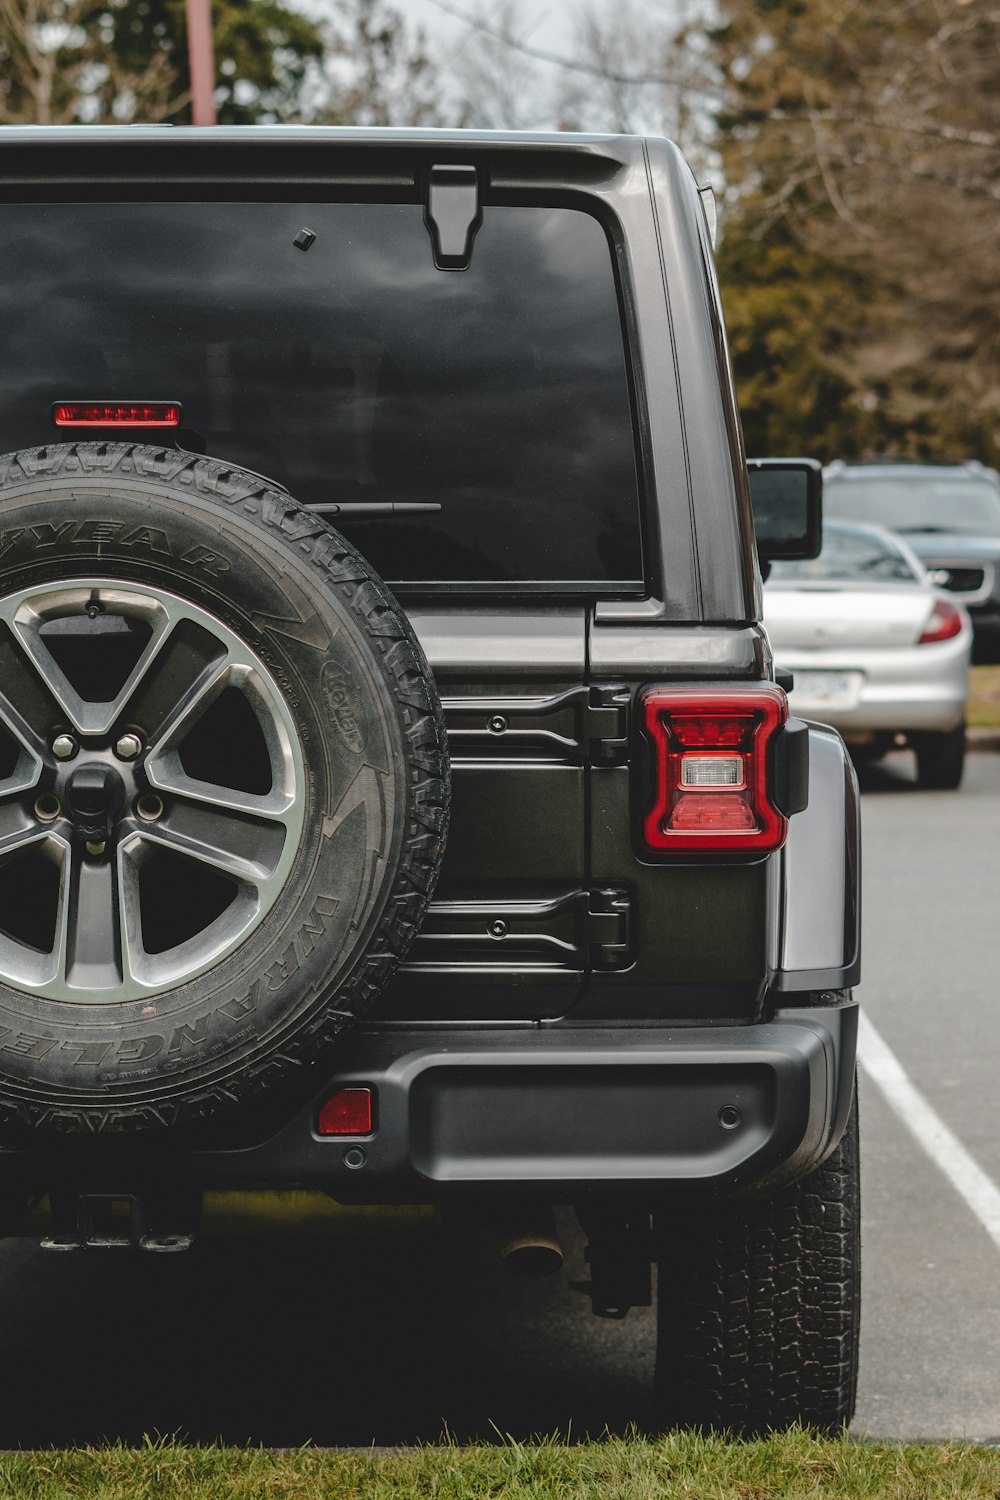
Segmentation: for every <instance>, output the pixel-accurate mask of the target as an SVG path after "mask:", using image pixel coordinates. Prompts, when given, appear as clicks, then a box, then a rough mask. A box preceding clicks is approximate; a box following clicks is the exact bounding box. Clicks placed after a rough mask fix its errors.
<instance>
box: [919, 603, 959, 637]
mask: <svg viewBox="0 0 1000 1500" xmlns="http://www.w3.org/2000/svg"><path fill="white" fill-rule="evenodd" d="M961 628H962V613H961V611H960V610H958V609H956V608H955V606H954V604H949V603H948V601H947V599H939V600H938V601H937V603H936V604H935V606H934V609H933V611H932V613H931V617H930V619H929V620H928V621H927V625H926V627H925V629H924V633H923V635H922V636H921V637H920V639H919V641H918V642H917V645H918V646H929V645H930V643H931V642H932V641H950V640H951V638H952V636H953V635H958V633H959V631H960V630H961Z"/></svg>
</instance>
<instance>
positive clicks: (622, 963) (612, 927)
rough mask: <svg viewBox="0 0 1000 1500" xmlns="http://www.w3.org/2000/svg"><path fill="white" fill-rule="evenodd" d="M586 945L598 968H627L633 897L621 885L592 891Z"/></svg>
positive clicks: (594, 965) (629, 956) (629, 958)
mask: <svg viewBox="0 0 1000 1500" xmlns="http://www.w3.org/2000/svg"><path fill="white" fill-rule="evenodd" d="M587 945H588V947H589V949H590V962H591V966H592V967H593V968H595V969H625V968H628V966H629V964H630V962H631V960H632V896H631V894H630V892H629V891H626V890H624V889H622V888H621V887H620V886H618V887H615V886H602V887H599V888H597V889H595V890H592V891H591V892H590V902H589V906H588V911H587Z"/></svg>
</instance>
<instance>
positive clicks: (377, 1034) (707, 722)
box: [0, 129, 859, 1430]
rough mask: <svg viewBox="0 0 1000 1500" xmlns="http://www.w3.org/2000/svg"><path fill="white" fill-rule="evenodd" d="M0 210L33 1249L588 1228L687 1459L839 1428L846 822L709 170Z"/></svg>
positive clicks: (0, 594)
mask: <svg viewBox="0 0 1000 1500" xmlns="http://www.w3.org/2000/svg"><path fill="white" fill-rule="evenodd" d="M0 174H2V176H3V181H4V198H5V202H4V208H3V210H2V213H0V246H2V250H3V254H2V257H0V265H2V266H3V274H2V278H0V298H2V301H3V308H2V315H0V329H2V332H0V347H2V348H3V350H4V353H5V359H4V360H3V369H4V372H5V373H4V375H3V377H2V389H0V451H3V452H4V453H5V454H6V456H5V457H4V458H2V459H0V506H2V521H0V614H2V618H3V625H2V635H0V657H2V660H0V667H2V669H3V671H2V675H0V721H2V734H3V747H2V748H3V751H4V757H5V759H4V763H3V765H0V773H2V775H0V815H2V817H3V819H4V822H3V825H2V827H0V837H2V840H3V842H2V844H0V1026H2V1032H0V1113H2V1116H3V1119H4V1127H3V1129H4V1138H3V1144H2V1147H0V1182H2V1184H3V1186H4V1190H5V1193H6V1197H7V1201H8V1221H9V1222H10V1223H11V1224H12V1225H13V1224H14V1222H15V1219H16V1212H17V1209H18V1205H19V1204H21V1203H23V1202H27V1201H30V1202H36V1201H37V1200H38V1199H39V1198H40V1196H41V1195H44V1202H43V1203H41V1205H40V1206H39V1207H38V1208H37V1209H36V1212H35V1216H34V1218H33V1219H31V1220H30V1221H28V1225H27V1229H28V1231H29V1232H31V1231H32V1230H33V1231H34V1232H38V1228H37V1226H38V1225H39V1224H40V1223H42V1222H43V1220H42V1216H43V1215H46V1214H47V1216H48V1218H47V1220H46V1221H45V1222H44V1228H43V1232H44V1234H45V1236H46V1238H47V1240H48V1242H49V1243H50V1244H52V1245H53V1246H73V1245H88V1244H106V1243H112V1242H118V1241H121V1240H125V1241H128V1242H132V1243H135V1244H136V1245H142V1246H144V1247H145V1248H147V1249H150V1250H155V1249H166V1248H178V1247H180V1246H182V1245H186V1244H189V1243H190V1241H191V1239H192V1237H193V1236H194V1234H195V1233H196V1231H197V1230H198V1228H199V1225H200V1223H201V1211H202V1205H203V1202H205V1201H211V1195H213V1194H216V1193H219V1192H223V1191H233V1190H237V1191H250V1190H259V1189H263V1190H266V1191H271V1192H283V1191H288V1190H290V1189H293V1188H294V1189H300V1190H301V1189H307V1190H310V1191H314V1192H317V1193H322V1194H328V1195H330V1196H331V1197H333V1198H336V1199H338V1200H340V1201H342V1202H348V1203H372V1202H386V1201H388V1202H402V1203H434V1204H448V1203H452V1204H474V1205H476V1206H477V1207H479V1208H481V1209H482V1210H483V1211H486V1212H491V1213H495V1214H496V1215H497V1217H498V1219H499V1218H500V1217H503V1219H504V1220H505V1222H507V1223H508V1224H509V1223H511V1222H513V1223H515V1224H517V1223H521V1224H522V1225H523V1226H525V1236H526V1237H527V1239H528V1241H529V1242H530V1243H532V1244H534V1245H535V1247H536V1248H539V1247H540V1248H542V1249H546V1248H548V1249H551V1250H552V1251H553V1252H555V1251H556V1246H555V1244H554V1242H553V1240H552V1235H553V1231H552V1229H551V1226H548V1225H547V1221H546V1220H545V1218H544V1213H545V1211H546V1210H547V1208H548V1207H549V1206H550V1205H553V1204H569V1205H572V1206H573V1207H574V1208H575V1209H576V1212H577V1214H578V1216H579V1217H580V1220H581V1222H582V1223H583V1225H584V1228H585V1230H586V1232H587V1234H588V1237H589V1241H590V1256H591V1264H592V1272H593V1276H592V1284H591V1288H590V1292H591V1299H592V1303H593V1306H594V1310H595V1311H597V1312H600V1313H604V1314H612V1315H621V1314H622V1313H624V1312H625V1311H626V1310H627V1309H628V1307H629V1306H631V1305H636V1304H641V1303H643V1302H648V1301H649V1300H650V1296H651V1292H650V1284H651V1283H650V1271H651V1268H652V1267H653V1266H654V1265H658V1266H659V1293H658V1297H659V1309H660V1312H659V1319H660V1335H659V1357H658V1376H657V1382H658V1391H659V1401H660V1411H661V1414H662V1419H663V1421H664V1422H690V1423H694V1424H697V1425H702V1426H705V1425H709V1426H712V1425H714V1426H720V1427H730V1428H741V1429H744V1430H756V1429H762V1428H767V1427H769V1426H776V1425H782V1424H787V1423H788V1422H791V1421H794V1420H802V1421H806V1422H814V1423H816V1424H818V1425H820V1426H823V1427H827V1428H836V1427H839V1426H843V1425H844V1424H845V1423H846V1422H847V1421H849V1419H850V1415H851V1412H852V1410H853V1400H854V1381H855V1375H856V1357H857V1257H858V1222H857V1214H858V1208H857V1156H856V1149H857V1147H856V1116H855V1115H854V1113H853V1105H852V1100H853V1072H854V1052H855V1036H856V1009H855V1006H854V1003H853V1001H852V999H851V992H850V987H851V985H852V984H853V983H854V982H855V981H856V979H857V974H858V961H859V957H858V908H857V891H858V822H857V804H856V788H855V783H854V779H853V775H852V772H851V769H850V766H849V762H848V761H847V758H846V756H845V754H844V750H843V746H842V745H841V742H840V741H839V739H838V737H837V736H836V735H835V734H833V733H832V732H831V731H827V730H824V729H821V728H818V727H816V726H806V725H803V724H800V723H797V722H796V721H794V720H789V718H788V713H787V702H786V700H785V697H784V693H783V692H782V690H781V688H780V687H778V686H776V685H775V683H774V681H773V676H774V674H773V666H772V662H771V657H770V651H769V647H768V643H767V639H766V635H765V634H764V632H763V630H762V627H761V625H760V623H759V616H760V609H759V579H758V574H757V570H756V566H755V559H754V553H753V522H752V519H751V510H750V498H749V489H748V480H747V472H746V466H745V461H744V457H743V452H742V446H741V438H740V432H739V421H738V415H737V412H736V407H735V402H734V397H733V391H732V384H731V378H730V373H729V363H728V355H727V351H726V346H725V337H724V331H723V324H722V319H721V313H720V309H719V302H718V292H717V287H716V284H715V277H714V270H713V266H712V255H711V247H710V243H709V236H708V230H707V225H706V221H705V216H704V213H703V211H702V205H701V202H700V200H699V196H698V192H697V189H696V187H695V184H694V182H693V180H692V179H691V177H690V174H689V172H688V170H687V168H686V167H685V165H684V163H683V161H682V159H681V158H680V157H679V155H678V153H677V152H676V151H675V150H674V148H672V147H671V146H669V145H668V144H667V143H665V142H661V141H649V142H644V141H641V140H633V139H626V138H597V137H594V138H589V137H542V136H524V137H517V136H511V137H504V136H499V135H473V134H459V135H454V136H448V135H444V134H441V133H437V132H428V133H425V134H421V133H419V132H381V133H379V132H372V133H364V132H338V131H315V130H313V131H305V130H302V131H298V130H267V129H262V130H252V131H251V130H240V131H226V130H222V131H211V132H201V131H185V132H166V131H164V132H154V131H142V130H130V131H111V132H107V131H100V130H78V131H72V132H50V131H43V130H29V131H20V132H16V133H15V132H0ZM814 529H815V528H814ZM788 545H789V544H788V542H787V540H786V544H785V546H786V555H787V550H788ZM762 551H766V548H765V546H764V544H763V543H762ZM776 555H777V554H776ZM386 586H388V587H386ZM204 1224H205V1228H206V1229H207V1228H208V1227H209V1222H208V1216H205V1220H204ZM539 1225H541V1228H539ZM525 1236H522V1239H523V1238H525ZM779 1266H780V1267H781V1270H780V1271H779V1270H778V1267H779ZM747 1350H749V1351H750V1357H749V1359H747V1357H746V1354H747Z"/></svg>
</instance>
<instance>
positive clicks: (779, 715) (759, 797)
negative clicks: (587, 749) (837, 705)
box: [641, 683, 788, 853]
mask: <svg viewBox="0 0 1000 1500" xmlns="http://www.w3.org/2000/svg"><path fill="white" fill-rule="evenodd" d="M641 706H642V715H643V723H644V725H645V728H646V732H647V734H648V735H649V737H650V740H651V741H652V745H653V752H654V761H655V778H654V786H655V793H654V802H653V806H652V808H651V809H650V811H649V812H648V813H647V814H646V816H645V818H644V820H643V835H644V837H645V840H646V843H647V844H648V846H649V847H650V848H651V849H659V850H675V851H677V852H678V853H683V852H685V851H687V852H690V851H693V850H728V851H734V850H738V851H741V852H745V853H749V852H766V851H767V850H769V849H777V848H778V847H779V846H780V845H781V844H782V843H783V842H784V839H785V835H786V833H787V831H788V820H787V819H786V818H785V816H784V814H783V813H781V812H780V811H779V810H778V808H777V807H776V806H775V804H774V802H773V800H772V798H771V795H770V789H769V786H768V761H769V758H770V757H769V753H768V752H769V748H770V746H771V743H772V741H773V739H774V737H775V735H777V734H779V733H780V731H781V729H782V726H783V725H784V723H785V720H786V719H787V718H788V700H787V699H786V697H785V695H784V693H783V692H782V691H781V689H780V688H777V687H772V686H770V684H767V683H761V684H757V685H755V686H754V687H752V688H742V689H740V688H733V689H732V690H731V691H729V692H727V693H717V692H711V691H706V690H704V689H702V688H652V689H650V690H649V691H648V692H646V693H644V694H643V697H642V703H641Z"/></svg>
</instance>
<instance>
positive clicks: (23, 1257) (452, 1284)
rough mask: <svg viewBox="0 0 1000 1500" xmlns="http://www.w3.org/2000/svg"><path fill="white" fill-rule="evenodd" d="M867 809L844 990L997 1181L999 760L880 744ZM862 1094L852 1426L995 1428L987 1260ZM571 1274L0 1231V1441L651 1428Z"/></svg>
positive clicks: (892, 1124) (467, 1261)
mask: <svg viewBox="0 0 1000 1500" xmlns="http://www.w3.org/2000/svg"><path fill="white" fill-rule="evenodd" d="M863 808H864V813H863V816H864V824H865V873H864V880H865V982H864V988H863V992H862V997H863V999H864V1001H865V1003H866V1006H867V1007H868V1010H869V1013H870V1015H871V1016H872V1018H873V1020H874V1022H875V1025H876V1026H877V1027H878V1029H879V1031H880V1033H881V1035H882V1036H883V1038H884V1039H885V1040H886V1041H887V1042H888V1044H889V1045H890V1047H892V1049H893V1050H894V1052H895V1053H896V1056H897V1057H898V1058H899V1060H900V1062H901V1063H902V1065H903V1066H904V1068H905V1069H906V1071H907V1073H908V1074H909V1076H910V1078H911V1080H912V1081H913V1083H914V1084H915V1085H916V1086H917V1087H918V1088H919V1089H920V1090H921V1091H922V1093H923V1094H924V1096H925V1097H926V1099H927V1100H928V1102H929V1103H930V1104H931V1105H932V1106H933V1108H934V1109H936V1110H937V1112H938V1113H939V1114H940V1116H941V1117H942V1118H943V1119H944V1120H945V1121H946V1123H947V1124H948V1125H949V1126H950V1127H951V1129H952V1130H953V1131H954V1132H955V1133H956V1134H957V1135H958V1137H959V1138H960V1139H961V1141H962V1142H963V1143H964V1145H965V1146H966V1147H967V1148H968V1150H969V1151H970V1152H971V1153H972V1154H973V1156H974V1157H975V1159H976V1160H977V1161H978V1163H979V1165H980V1166H981V1167H982V1168H983V1169H984V1170H985V1171H986V1172H987V1173H989V1175H990V1176H991V1178H992V1179H993V1181H994V1182H996V1183H998V1184H1000V1130H998V1128H997V1109H996V1102H997V1089H996V1075H997V1061H998V1054H1000V1042H998V1030H997V1021H996V1010H997V995H996V988H997V975H998V973H1000V911H998V907H997V892H998V890H1000V838H998V837H997V835H998V833H1000V815H998V814H1000V756H994V755H977V756H974V757H972V759H971V763H970V766H969V773H968V779H967V784H966V786H965V787H964V788H963V790H962V791H961V792H959V793H957V794H956V793H933V794H929V793H926V792H921V791H918V790H917V789H916V788H915V787H914V785H913V782H912V775H911V771H910V766H909V763H908V760H907V758H906V757H902V756H899V757H895V758H893V759H892V760H891V761H890V762H889V763H887V764H886V766H885V768H882V767H880V768H876V769H873V770H871V771H869V772H867V773H866V775H865V791H864V799H863ZM861 1108H862V1139H863V1152H864V1169H863V1170H864V1193H865V1209H864V1253H865V1261H864V1267H865V1271H864V1276H865V1281H864V1336H863V1352H862V1379H861V1395H860V1403H859V1411H858V1419H857V1424H856V1430H857V1431H858V1433H859V1434H871V1435H880V1436H891V1437H910V1436H923V1437H967V1438H975V1439H987V1440H989V1439H993V1440H1000V1249H998V1247H997V1246H996V1245H995V1244H994V1243H993V1242H992V1241H991V1239H990V1238H989V1236H988V1235H987V1233H986V1232H985V1230H984V1229H983V1228H982V1226H981V1225H980V1224H979V1223H978V1221H977V1220H976V1218H975V1217H974V1215H973V1214H972V1213H971V1211H970V1210H969V1208H968V1207H967V1205H966V1203H965V1202H964V1201H963V1200H962V1199H961V1198H960V1197H959V1195H958V1194H957V1192H956V1191H955V1189H954V1187H953V1186H952V1185H951V1183H950V1182H949V1181H948V1179H947V1177H946V1176H945V1174H944V1173H943V1172H942V1171H941V1170H940V1169H939V1168H938V1167H937V1166H936V1165H935V1164H934V1163H932V1162H931V1161H930V1159H929V1158H928V1157H927V1156H926V1155H925V1153H924V1152H923V1150H922V1149H921V1148H920V1146H919V1145H918V1144H917V1143H916V1141H915V1140H914V1138H913V1137H912V1135H911V1134H910V1133H909V1131H908V1130H907V1128H906V1127H905V1125H904V1124H903V1123H901V1122H900V1121H899V1120H898V1119H897V1117H896V1116H895V1115H894V1114H893V1113H892V1112H891V1111H890V1109H889V1108H888V1107H887V1105H886V1103H885V1102H884V1100H883V1099H882V1097H881V1095H880V1093H879V1091H878V1089H877V1087H876V1086H875V1085H874V1084H872V1083H871V1081H870V1080H868V1079H863V1080H862V1093H861ZM578 1251H579V1246H578V1244H577V1246H576V1250H575V1253H577V1254H578ZM580 1274H582V1267H581V1266H580V1265H579V1263H577V1264H576V1265H575V1266H572V1267H571V1268H570V1275H580ZM568 1281H569V1276H562V1275H560V1276H559V1277H557V1278H556V1279H555V1280H553V1281H546V1282H544V1283H520V1282H515V1281H512V1280H511V1279H509V1278H507V1277H506V1276H504V1275H503V1274H502V1273H501V1272H500V1271H499V1269H498V1267H497V1263H496V1252H495V1248H494V1243H493V1239H492V1236H491V1234H490V1233H489V1232H488V1231H487V1230H485V1229H482V1228H478V1227H476V1226H473V1225H469V1226H466V1227H464V1228H461V1229H460V1230H458V1231H457V1232H456V1231H455V1230H454V1229H452V1230H450V1231H449V1232H448V1233H444V1232H442V1229H441V1226H440V1225H439V1224H438V1222H437V1221H436V1220H435V1219H434V1218H433V1217H431V1216H427V1215H414V1214H410V1215H394V1216H390V1217H389V1220H388V1221H387V1219H386V1216H384V1215H373V1214H369V1215H365V1216H361V1217H360V1218H352V1219H351V1220H350V1221H345V1229H344V1232H343V1233H342V1235H341V1236H340V1237H339V1238H338V1239H337V1240H336V1241H335V1242H327V1241H322V1242H315V1241H314V1242H310V1243H308V1244H302V1243H301V1242H285V1243H281V1242H271V1243H257V1244H253V1245H248V1244H240V1243H238V1242H224V1241H216V1242H205V1243H203V1244H201V1245H199V1246H196V1248H195V1249H194V1250H193V1251H192V1252H190V1254H188V1255H186V1256H161V1257H154V1256H128V1255H119V1254H116V1253H115V1252H104V1253H103V1254H96V1253H94V1254H81V1253H77V1254H71V1255H52V1254H48V1255H46V1254H44V1253H42V1252H41V1251H39V1250H37V1249H36V1248H34V1247H31V1246H29V1245H27V1244H19V1243H17V1242H7V1243H6V1244H4V1245H2V1246H0V1327H2V1329H3V1351H4V1358H3V1370H4V1374H5V1388H4V1390H3V1400H2V1401H0V1447H4V1446H13V1445H16V1444H22V1445H26V1446H27V1445H43V1444H62V1443H85V1442H86V1443H89V1442H96V1441H99V1440H100V1439H102V1438H121V1439H123V1440H125V1441H135V1440H137V1439H139V1438H140V1437H141V1435H142V1434H143V1433H144V1432H154V1431H158V1432H161V1433H169V1432H179V1433H181V1434H184V1435H186V1436H187V1437H189V1438H192V1439H202V1440H211V1439H214V1438H218V1437H222V1438H225V1439H228V1440H230V1441H234V1442H244V1441H251V1442H255V1443H263V1444H266V1445H280V1446H286V1445H292V1444H297V1443H302V1442H305V1441H309V1440H312V1441H314V1442H316V1443H319V1444H324V1445H347V1444H360V1445H365V1444H369V1443H372V1442H375V1443H379V1444H392V1443H410V1442H417V1441H433V1440H435V1439H436V1438H437V1437H439V1436H440V1434H441V1433H442V1431H443V1430H444V1429H445V1428H446V1427H447V1429H448V1430H449V1431H450V1432H452V1433H453V1434H454V1435H455V1436H457V1437H459V1438H472V1437H482V1438H486V1439H491V1438H495V1437H496V1434H497V1432H498V1431H499V1432H502V1433H511V1434H514V1435H517V1436H522V1437H523V1436H527V1435H530V1434H531V1433H533V1432H554V1431H557V1430H561V1431H567V1430H569V1431H571V1432H572V1433H573V1434H581V1433H583V1432H585V1431H588V1430H589V1431H591V1432H593V1433H599V1432H600V1431H601V1430H602V1429H603V1428H604V1427H605V1426H607V1427H608V1428H610V1429H611V1430H612V1431H616V1430H621V1429H622V1428H624V1427H625V1426H627V1424H628V1423H630V1422H637V1423H638V1424H639V1425H640V1426H642V1425H645V1424H646V1423H647V1422H649V1421H651V1419H652V1413H651V1412H650V1410H649V1407H648V1404H647V1403H648V1390H649V1382H650V1378H651V1374H652V1362H653V1329H652V1319H651V1316H650V1314H649V1313H648V1312H644V1311H637V1312H632V1313H631V1314H630V1315H629V1316H628V1318H627V1319H626V1320H625V1321H624V1322H622V1323H607V1322H602V1321H599V1320H597V1319H595V1318H592V1317H591V1316H590V1314H589V1312H588V1310H587V1306H586V1303H585V1302H584V1300H583V1298H581V1297H580V1296H579V1294H577V1293H574V1292H573V1291H571V1290H570V1289H569V1286H568Z"/></svg>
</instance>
